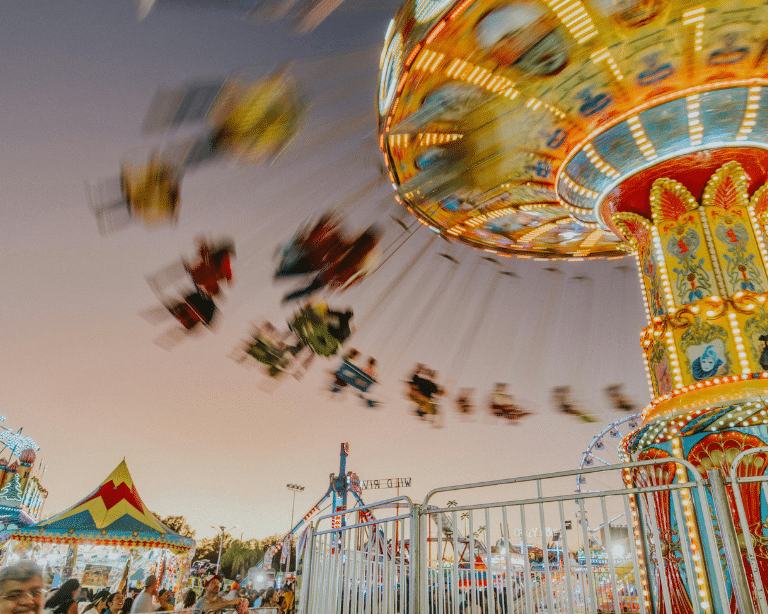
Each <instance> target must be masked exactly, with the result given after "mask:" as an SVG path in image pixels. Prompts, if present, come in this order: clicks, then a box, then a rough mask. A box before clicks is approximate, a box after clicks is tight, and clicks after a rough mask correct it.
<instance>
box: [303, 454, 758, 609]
mask: <svg viewBox="0 0 768 614" xmlns="http://www.w3.org/2000/svg"><path fill="white" fill-rule="evenodd" d="M766 452H767V453H768V448H766ZM766 458H768V457H766ZM732 475H737V474H736V473H735V472H732ZM584 477H586V478H587V479H588V480H587V481H588V482H589V483H590V484H596V485H597V486H598V487H597V488H592V489H591V490H589V491H586V490H585V489H582V490H581V492H580V493H575V492H573V485H574V484H575V483H576V480H577V479H579V480H581V479H582V478H584ZM749 479H751V478H749ZM746 480H747V478H744V479H742V480H741V481H742V482H745V481H746ZM629 484H634V486H633V487H632V488H628V485H629ZM736 490H738V489H736ZM563 492H566V493H568V494H562V493H563ZM707 497H708V491H707V490H706V489H705V480H704V479H703V478H702V477H701V476H700V474H699V473H698V472H697V471H696V469H695V468H694V467H693V465H691V464H690V463H688V462H686V461H684V460H681V459H677V458H672V457H664V458H662V459H657V460H646V461H639V462H634V463H627V464H624V465H614V466H609V467H595V468H589V469H581V470H574V471H567V472H560V473H552V474H546V475H535V476H530V477H524V478H514V479H506V480H496V481H489V482H481V483H476V484H466V485H461V486H452V487H447V488H438V489H435V490H433V491H431V492H430V493H429V494H428V495H427V496H426V498H425V499H424V501H423V503H422V504H421V505H414V504H412V502H411V501H410V500H409V499H408V498H406V497H401V498H398V499H390V500H388V501H382V502H380V503H376V504H373V505H370V506H367V507H365V508H354V509H352V510H348V511H345V512H343V513H342V514H340V515H329V516H325V517H323V518H321V519H320V520H319V521H318V523H317V525H316V527H315V528H314V529H310V531H311V532H310V535H309V537H308V541H307V548H306V550H305V554H304V558H303V562H302V570H301V573H300V576H299V578H300V595H299V605H298V608H299V609H298V614H539V613H546V614H651V613H653V612H658V611H662V610H664V611H666V612H667V613H669V612H676V611H682V610H680V599H681V598H684V599H685V600H689V601H690V604H689V605H688V606H686V607H687V608H689V611H690V612H691V614H718V613H721V612H722V613H730V612H731V608H730V606H729V597H728V595H729V593H730V591H729V590H727V588H728V587H732V586H734V585H733V584H729V585H728V587H727V586H726V575H725V572H724V569H723V566H722V565H721V564H720V559H719V555H718V554H717V544H718V539H716V535H715V531H714V525H713V522H712V517H711V514H708V513H707V514H702V515H700V517H698V518H697V517H695V513H694V509H695V508H698V509H707V510H709V506H710V503H709V499H708V498H707ZM702 503H703V506H702ZM396 505H399V506H400V509H398V510H393V507H394V506H396ZM342 517H343V518H344V519H345V522H344V523H342V522H341V518H342ZM718 518H719V516H718ZM342 524H343V526H342ZM636 527H640V529H639V530H638V529H636ZM721 529H722V527H719V528H718V531H720V530H721ZM719 536H720V533H718V538H719ZM747 543H749V541H748V542H747ZM713 545H714V551H715V562H714V563H713V562H712V561H711V560H708V559H707V556H705V552H704V550H705V549H708V550H710V551H712V549H713ZM761 547H762V546H761ZM752 558H754V556H752ZM754 570H755V574H756V575H757V573H758V572H759V571H760V570H759V568H758V566H757V564H756V563H755V565H754ZM766 571H768V570H766ZM766 575H768V574H766ZM728 582H730V580H729V581H728ZM763 597H764V596H763ZM760 614H768V609H766V610H764V611H761V612H760Z"/></svg>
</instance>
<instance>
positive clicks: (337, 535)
mask: <svg viewBox="0 0 768 614" xmlns="http://www.w3.org/2000/svg"><path fill="white" fill-rule="evenodd" d="M413 518H414V509H413V504H412V502H411V500H410V499H409V498H408V497H398V498H395V499H388V500H386V501H381V502H379V503H376V504H374V505H370V506H367V507H365V508H355V509H352V510H348V511H344V512H341V513H340V514H332V515H328V516H323V517H322V518H320V519H319V520H318V521H317V524H316V526H315V529H314V531H313V533H312V534H311V535H310V536H309V538H308V542H307V549H306V551H305V554H304V563H303V569H302V581H301V585H300V588H301V592H300V599H299V606H298V613H299V614H331V613H334V614H336V613H338V614H397V613H400V614H407V613H408V612H412V611H413V608H414V606H413V604H414V593H413V591H411V590H409V582H410V579H411V578H412V577H413V575H414V574H413V567H414V560H413V557H412V555H411V553H410V546H411V544H412V543H413V533H412V532H413V529H414V521H413ZM305 578H306V580H305Z"/></svg>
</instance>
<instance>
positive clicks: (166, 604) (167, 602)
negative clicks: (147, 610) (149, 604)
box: [155, 588, 173, 612]
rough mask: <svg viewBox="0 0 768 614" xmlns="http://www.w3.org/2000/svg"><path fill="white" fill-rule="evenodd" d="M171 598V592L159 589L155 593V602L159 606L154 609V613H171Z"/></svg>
mask: <svg viewBox="0 0 768 614" xmlns="http://www.w3.org/2000/svg"><path fill="white" fill-rule="evenodd" d="M171 597H173V591H170V590H168V589H167V588H163V589H160V591H159V592H158V593H157V601H158V603H159V605H158V606H157V607H156V608H155V612H172V611H173V606H172V605H171Z"/></svg>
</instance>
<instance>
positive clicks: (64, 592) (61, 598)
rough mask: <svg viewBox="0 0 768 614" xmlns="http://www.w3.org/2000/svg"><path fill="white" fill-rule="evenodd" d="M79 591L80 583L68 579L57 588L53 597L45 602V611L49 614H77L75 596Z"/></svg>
mask: <svg viewBox="0 0 768 614" xmlns="http://www.w3.org/2000/svg"><path fill="white" fill-rule="evenodd" d="M79 590H80V582H78V581H77V580H75V579H70V580H67V581H66V582H64V584H62V585H61V586H60V587H59V590H57V591H56V592H55V593H54V594H53V596H51V598H50V599H48V601H46V602H45V609H46V610H50V611H51V614H77V602H76V601H75V596H76V595H77V593H78V592H79Z"/></svg>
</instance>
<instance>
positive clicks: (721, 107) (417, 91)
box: [378, 0, 768, 614]
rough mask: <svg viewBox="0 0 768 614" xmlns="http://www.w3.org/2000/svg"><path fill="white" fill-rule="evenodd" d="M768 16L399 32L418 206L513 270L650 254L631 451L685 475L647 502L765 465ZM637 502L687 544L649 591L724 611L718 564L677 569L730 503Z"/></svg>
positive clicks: (389, 141)
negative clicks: (545, 262) (641, 394)
mask: <svg viewBox="0 0 768 614" xmlns="http://www.w3.org/2000/svg"><path fill="white" fill-rule="evenodd" d="M765 17H766V7H765V5H764V4H763V3H761V2H756V1H754V0H742V1H741V2H739V3H738V4H737V5H734V4H733V3H726V2H718V1H710V0H704V1H696V2H693V1H681V2H669V1H668V0H653V1H650V2H649V1H640V0H623V1H621V2H610V1H608V0H517V1H509V0H484V1H482V2H471V1H470V0H409V1H408V2H406V3H405V4H404V5H403V7H402V8H401V9H400V11H399V13H398V14H397V16H396V17H395V19H394V20H393V22H392V24H391V26H390V28H389V31H388V33H387V35H386V42H385V47H384V50H383V53H382V58H381V73H380V84H379V92H378V105H379V107H378V110H379V145H380V148H381V151H382V153H383V155H384V159H385V162H386V165H387V168H388V172H389V177H390V180H391V181H392V183H393V186H394V188H395V190H396V198H397V200H398V201H399V202H400V203H401V204H402V205H403V206H404V207H406V208H407V209H408V210H409V211H410V212H411V213H413V214H414V215H415V216H416V217H417V218H418V219H419V220H420V221H421V222H422V223H423V224H425V225H427V226H428V227H429V228H430V229H432V230H433V231H434V232H436V233H439V234H440V235H442V236H443V237H445V238H448V239H451V240H456V241H460V242H462V243H465V244H468V245H470V246H472V247H475V248H478V249H482V250H485V251H487V252H491V253H493V254H498V255H504V256H519V257H525V258H531V257H535V258H543V259H553V258H554V259H572V260H580V259H590V258H615V257H620V256H623V255H624V254H626V253H629V254H631V255H632V256H633V257H634V258H635V260H636V262H637V265H638V273H639V277H640V284H641V288H642V296H643V300H644V302H645V307H646V311H647V316H648V324H647V326H646V327H645V328H644V329H643V331H642V333H641V347H642V352H643V356H644V359H645V365H646V369H647V376H648V382H649V387H650V391H651V397H652V400H651V402H650V403H649V404H648V405H647V406H646V407H645V409H644V410H643V412H642V423H641V424H640V425H639V428H637V429H636V430H634V431H633V432H632V433H630V434H629V435H628V436H627V437H625V438H624V439H623V443H622V446H623V452H624V454H625V455H626V458H627V459H628V460H632V461H642V460H650V459H656V460H657V461H658V460H663V459H670V462H669V463H667V464H666V465H665V464H660V465H654V466H655V467H656V469H654V470H647V471H644V470H640V469H636V470H632V471H629V472H627V474H626V476H625V479H626V483H627V486H628V487H630V488H632V487H637V486H643V485H645V486H648V485H651V486H653V487H665V486H666V487H668V486H669V485H672V484H675V483H682V482H685V481H686V480H687V479H688V475H687V470H686V469H685V468H681V465H680V464H677V465H676V466H677V467H678V469H677V470H675V468H674V467H675V464H673V462H677V461H676V460H675V459H683V460H684V461H686V462H687V463H689V464H690V466H693V467H695V468H696V469H697V470H698V471H699V472H700V473H701V474H702V475H706V474H707V472H708V471H709V472H710V474H711V472H712V470H719V472H721V473H722V474H724V475H725V476H726V478H728V477H731V478H737V477H738V478H753V477H756V476H761V475H762V474H763V473H764V472H765V469H766V460H768V450H766V449H765V446H766V442H768V427H767V426H766V424H767V423H768V415H767V413H766V412H767V410H766V403H765V400H764V396H765V394H766V389H768V313H766V307H765V303H766V299H767V298H768V252H767V251H766V232H767V230H768V229H767V228H766V223H767V222H768V192H767V191H766V188H765V184H766V180H768V177H767V176H766V173H767V172H768V151H766V150H768V112H766V111H767V110H768V109H766V104H767V103H766V100H767V99H768V96H767V95H766V90H765V88H766V85H768V75H766V71H768V64H767V63H766V53H768V38H767V37H768V31H767V30H766V27H765V25H764V24H765ZM749 450H754V452H752V453H749V455H748V456H745V457H743V459H744V460H741V462H734V461H735V460H740V459H741V458H742V457H739V459H737V456H739V455H740V454H741V453H744V452H747V451H749ZM732 463H733V465H732ZM686 466H688V465H686ZM727 494H728V501H729V504H730V508H731V511H732V513H733V514H734V516H735V515H736V508H737V501H736V499H735V498H734V493H733V488H732V487H731V486H728V487H727ZM742 497H743V499H744V508H745V509H743V510H742V509H740V511H741V512H742V515H745V518H746V524H747V526H748V527H749V533H750V534H749V535H745V534H744V533H742V534H741V535H740V540H741V542H742V546H741V548H742V558H743V562H744V566H745V568H746V570H747V571H746V573H747V577H748V579H749V581H750V591H751V594H752V599H753V601H755V603H757V602H758V600H762V601H763V602H764V600H765V598H764V595H763V592H764V591H763V587H762V585H761V582H759V581H756V580H755V579H756V578H758V577H759V575H758V571H762V570H764V569H768V551H766V549H765V545H764V544H765V541H766V538H765V525H764V524H763V518H764V516H765V511H764V510H765V508H766V504H767V501H766V499H765V495H764V494H763V493H762V491H761V489H760V488H759V485H757V484H753V485H751V486H747V487H746V488H744V489H743V493H742ZM638 501H640V502H641V504H640V505H637V506H635V507H633V514H634V518H633V519H632V520H633V525H634V530H635V540H636V543H637V544H638V546H639V545H640V544H641V543H642V540H643V539H644V535H643V530H642V527H643V523H644V522H648V521H649V520H652V521H654V522H656V523H658V525H659V526H662V527H666V528H665V529H664V530H663V531H662V534H661V537H660V541H659V542H658V543H657V554H656V557H657V559H656V567H655V571H654V572H652V573H649V574H646V575H643V584H644V590H646V591H648V590H650V591H651V592H655V593H656V594H659V591H660V590H661V589H660V588H659V587H661V586H662V585H663V586H664V587H668V588H669V589H670V590H671V591H672V594H673V598H672V599H671V600H669V599H661V598H660V597H659V598H658V599H657V600H656V605H655V611H658V612H662V611H664V612H667V614H671V612H675V613H678V612H707V611H710V610H711V609H713V608H715V607H716V603H717V602H718V599H716V598H715V597H714V595H715V594H716V593H717V589H716V588H714V587H710V586H709V584H708V581H707V577H708V572H707V568H710V569H711V568H712V566H717V567H718V568H719V567H720V565H721V561H720V560H719V559H720V555H719V551H718V548H717V547H715V546H714V544H710V546H711V547H710V549H709V554H708V555H707V557H705V558H707V559H708V560H706V561H703V560H702V558H701V557H700V556H698V555H696V556H695V557H694V558H693V559H692V560H690V561H682V560H680V559H679V558H675V552H674V549H675V546H674V541H675V539H676V538H675V536H676V535H677V534H678V532H680V531H682V532H688V533H690V535H691V536H692V537H691V539H692V540H693V541H694V546H693V547H694V549H695V551H698V550H697V549H698V548H701V547H702V545H705V544H704V543H703V542H704V541H706V540H705V538H699V537H696V532H695V527H696V526H697V524H698V523H702V522H703V520H704V517H709V515H710V508H709V504H708V503H703V504H702V503H701V502H698V503H697V504H694V502H693V501H692V500H691V499H689V498H687V499H684V500H683V504H682V506H683V508H684V509H683V512H684V516H681V515H679V514H678V512H679V510H676V509H674V506H673V505H672V504H671V498H670V497H668V496H666V495H664V494H661V493H658V492H657V493H655V494H653V495H644V496H643V497H640V498H639V499H638ZM739 505H740V503H739ZM641 508H642V509H641ZM643 518H645V520H643ZM683 518H684V520H683ZM683 522H684V523H685V525H687V528H686V526H683V525H682V523H683ZM745 533H746V531H745ZM723 539H724V538H723ZM753 544H754V548H752V549H750V547H751V546H752V545H753ZM658 548H661V551H660V552H659V551H658ZM661 557H663V560H664V562H665V564H663V565H662V564H661V561H660V559H661ZM705 563H706V565H705ZM747 563H749V564H747ZM649 576H650V577H649ZM763 577H765V576H763ZM649 587H650V588H649ZM728 590H729V591H732V593H733V594H732V595H731V597H730V599H731V606H732V608H733V607H735V605H734V603H735V600H734V599H735V592H736V589H735V588H734V586H733V585H730V584H729V588H728ZM726 599H727V597H726Z"/></svg>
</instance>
